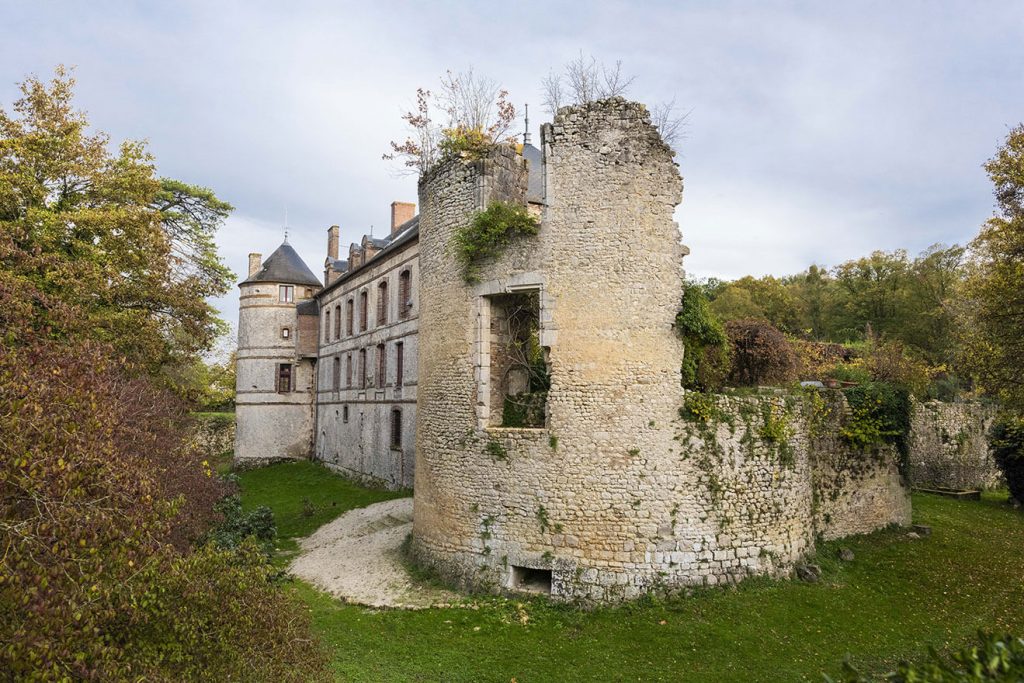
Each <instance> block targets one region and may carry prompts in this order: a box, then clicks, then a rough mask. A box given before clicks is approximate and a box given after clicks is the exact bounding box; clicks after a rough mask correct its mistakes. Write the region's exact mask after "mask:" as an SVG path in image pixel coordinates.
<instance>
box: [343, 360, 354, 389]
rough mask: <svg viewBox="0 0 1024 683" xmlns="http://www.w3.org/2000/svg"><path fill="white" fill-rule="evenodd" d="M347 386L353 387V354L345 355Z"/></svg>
mask: <svg viewBox="0 0 1024 683" xmlns="http://www.w3.org/2000/svg"><path fill="white" fill-rule="evenodd" d="M345 386H346V387H348V388H349V389H351V388H352V354H351V353H350V354H348V355H347V356H345Z"/></svg>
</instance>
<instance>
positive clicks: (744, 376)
mask: <svg viewBox="0 0 1024 683" xmlns="http://www.w3.org/2000/svg"><path fill="white" fill-rule="evenodd" d="M725 331H726V334H727V335H728V336H729V341H730V342H731V344H732V363H731V366H730V369H729V381H730V382H733V383H735V384H737V385H740V386H756V385H759V384H772V383H785V382H788V381H791V380H793V379H794V378H795V377H796V357H795V355H794V354H793V349H792V348H791V347H790V345H789V342H788V341H787V340H786V337H785V336H783V334H782V332H779V330H778V329H777V328H776V327H775V326H774V325H772V324H771V323H769V322H768V321H766V320H732V321H730V322H728V323H726V324H725Z"/></svg>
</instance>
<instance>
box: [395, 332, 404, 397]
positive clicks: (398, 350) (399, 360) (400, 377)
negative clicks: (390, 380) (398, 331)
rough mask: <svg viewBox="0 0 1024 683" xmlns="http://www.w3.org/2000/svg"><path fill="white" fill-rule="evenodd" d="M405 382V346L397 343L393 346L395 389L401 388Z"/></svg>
mask: <svg viewBox="0 0 1024 683" xmlns="http://www.w3.org/2000/svg"><path fill="white" fill-rule="evenodd" d="M404 381H405V344H403V343H402V342H397V343H396V344H395V387H396V388H398V389H401V388H402V383H403V382H404Z"/></svg>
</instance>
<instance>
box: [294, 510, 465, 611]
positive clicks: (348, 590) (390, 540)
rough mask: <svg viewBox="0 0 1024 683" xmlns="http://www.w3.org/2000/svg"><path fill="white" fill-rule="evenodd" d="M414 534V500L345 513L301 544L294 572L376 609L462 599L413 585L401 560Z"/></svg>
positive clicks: (445, 592) (337, 595)
mask: <svg viewBox="0 0 1024 683" xmlns="http://www.w3.org/2000/svg"><path fill="white" fill-rule="evenodd" d="M411 532H412V498H399V499H397V500H388V501H384V502H383V503H375V504H373V505H370V506H369V507H365V508H358V509H356V510H351V511H350V512H346V513H345V514H343V515H342V516H341V517H338V518H337V519H336V520H334V521H333V522H329V523H327V524H325V525H323V526H322V527H320V528H319V529H317V530H316V531H315V532H313V534H312V535H311V536H308V537H307V538H304V539H302V540H301V541H300V542H299V546H300V548H301V552H300V554H299V556H298V557H297V558H296V559H295V560H294V561H293V562H292V565H291V572H292V573H293V574H295V575H296V576H298V577H300V578H302V579H305V580H306V581H309V582H310V583H313V584H315V585H316V586H318V587H320V588H322V589H323V590H325V591H327V592H329V593H331V594H332V595H334V596H335V597H338V598H341V599H342V600H344V601H346V602H354V603H357V604H360V605H368V606H371V607H403V608H407V609H423V608H426V607H432V606H434V605H439V604H440V605H443V604H450V603H451V602H452V601H457V600H459V597H460V596H458V595H457V594H455V593H452V592H450V591H446V590H443V589H440V588H435V587H433V586H424V585H422V584H421V583H418V582H416V581H415V580H413V578H412V577H410V576H409V573H408V572H407V571H406V570H405V567H404V566H402V562H401V560H400V559H399V547H400V546H401V545H402V541H404V540H405V537H406V536H408V535H409V533H411Z"/></svg>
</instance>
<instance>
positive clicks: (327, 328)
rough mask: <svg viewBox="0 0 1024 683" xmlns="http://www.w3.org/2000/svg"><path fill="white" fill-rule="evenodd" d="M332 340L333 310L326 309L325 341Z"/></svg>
mask: <svg viewBox="0 0 1024 683" xmlns="http://www.w3.org/2000/svg"><path fill="white" fill-rule="evenodd" d="M329 341H331V312H330V311H324V343H326V342H329Z"/></svg>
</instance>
